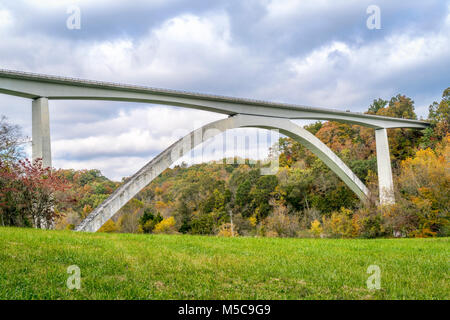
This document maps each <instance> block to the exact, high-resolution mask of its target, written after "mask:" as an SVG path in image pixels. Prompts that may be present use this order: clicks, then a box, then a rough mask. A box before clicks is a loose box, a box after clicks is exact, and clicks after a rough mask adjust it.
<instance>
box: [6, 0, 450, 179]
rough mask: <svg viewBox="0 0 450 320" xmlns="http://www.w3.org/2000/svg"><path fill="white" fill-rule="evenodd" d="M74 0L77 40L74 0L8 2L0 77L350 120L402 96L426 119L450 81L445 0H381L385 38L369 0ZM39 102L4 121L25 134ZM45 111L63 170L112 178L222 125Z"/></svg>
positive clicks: (12, 108) (24, 104)
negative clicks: (75, 16) (75, 20)
mask: <svg viewBox="0 0 450 320" xmlns="http://www.w3.org/2000/svg"><path fill="white" fill-rule="evenodd" d="M76 3H77V4H78V5H79V6H80V9H81V15H82V20H81V29H80V30H68V29H67V28H66V23H65V21H66V19H67V17H68V14H67V13H66V9H67V6H69V5H72V4H73V1H59V0H58V1H56V0H54V1H52V0H46V1H39V2H36V1H10V2H7V3H2V4H1V5H0V35H1V36H2V41H1V42H0V66H1V67H2V68H8V69H16V70H24V71H32V72H41V73H48V74H55V75H62V76H74V77H80V78H87V79H94V80H106V81H113V82H122V83H130V84H141V85H146V86H153V87H163V88H164V87H165V88H172V89H181V90H189V91H198V92H205V93H215V94H222V95H231V96H239V97H248V98H256V99H266V100H273V101H279V102H290V103H297V104H306V105H312V106H321V107H331V108H339V109H342V110H345V109H351V110H352V111H363V110H365V109H366V108H367V106H368V105H369V104H370V103H371V102H372V100H373V99H375V98H378V97H382V98H384V99H389V98H390V97H391V96H393V95H396V94H398V93H403V94H407V95H408V96H410V97H412V98H413V99H414V100H415V102H416V106H417V111H418V113H419V114H420V115H422V116H426V112H427V111H426V108H427V106H428V105H429V104H430V103H431V102H432V101H434V100H438V99H439V98H440V95H441V93H442V91H443V90H444V89H445V88H446V87H447V86H448V83H449V82H450V76H449V74H448V72H447V70H449V69H450V51H449V48H450V46H449V44H450V6H449V5H448V4H446V3H445V1H437V0H430V1H427V2H422V1H410V2H408V5H405V4H404V3H402V2H394V1H387V0H381V1H378V3H377V5H379V6H380V8H381V19H382V22H381V23H382V29H381V30H368V29H367V28H366V19H367V14H366V8H367V6H368V5H369V4H372V2H371V1H356V0H351V1H339V2H338V1H325V0H314V1H312V0H307V1H298V0H285V1H275V0H265V1H257V0H247V1H236V2H229V1H225V0H218V1H206V2H205V1H195V0H192V1H182V0H173V1H151V2H149V1H143V0H139V1H134V2H133V5H130V3H129V2H127V1H119V0H116V1H106V0H101V1H86V0H83V1H78V2H76ZM30 104H31V103H30V102H29V101H28V100H26V99H20V98H10V97H7V96H1V97H0V105H3V106H4V107H3V108H2V109H1V111H2V113H5V114H6V115H7V116H9V117H10V118H11V120H12V121H14V122H16V123H19V124H21V125H22V126H23V127H24V131H25V133H26V134H27V135H29V136H31V127H30V126H31V121H30V120H31V114H30V109H31V106H30ZM50 110H51V114H50V119H51V131H52V139H53V145H52V150H53V155H54V164H55V165H56V166H61V167H65V168H69V167H73V168H99V169H101V170H102V171H104V172H105V173H106V174H107V175H108V176H109V177H113V178H115V179H119V178H120V177H121V176H127V175H130V174H132V173H133V172H135V171H136V170H137V169H138V168H139V167H140V166H142V165H143V164H145V163H146V162H147V161H149V160H150V158H151V157H153V156H155V155H156V154H158V153H159V152H161V151H162V150H164V149H165V148H166V147H167V146H168V145H169V144H170V143H171V142H173V141H175V140H176V139H177V138H179V137H181V136H183V135H184V134H186V133H187V132H189V131H191V130H193V129H194V128H196V127H199V126H201V125H203V124H205V123H207V122H210V121H213V120H217V119H220V118H223V115H217V114H212V113H207V112H202V111H196V110H189V109H181V108H172V107H164V106H155V105H149V104H132V103H123V102H107V101H51V102H50ZM236 132H237V134H239V132H240V131H236ZM217 139H220V137H219V138H217ZM214 143H216V144H217V143H218V142H217V141H216V142H213V145H214ZM250 149H251V150H253V151H251V153H252V152H253V153H252V155H254V154H255V153H254V151H255V149H254V148H253V146H252V147H251V148H250ZM240 150H241V151H242V152H243V150H242V148H241V149H240ZM213 154H214V152H213ZM216 156H219V154H217V153H216ZM208 157H209V156H208ZM188 158H189V157H188ZM188 158H186V159H187V160H186V159H185V160H186V161H188V160H189V159H190V160H189V161H194V162H195V161H200V160H201V159H200V158H199V157H198V156H196V155H195V154H194V155H192V156H191V158H189V159H188ZM208 159H210V158H208ZM183 161H184V160H183Z"/></svg>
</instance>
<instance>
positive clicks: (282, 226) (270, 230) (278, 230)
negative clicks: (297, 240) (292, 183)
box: [264, 204, 299, 237]
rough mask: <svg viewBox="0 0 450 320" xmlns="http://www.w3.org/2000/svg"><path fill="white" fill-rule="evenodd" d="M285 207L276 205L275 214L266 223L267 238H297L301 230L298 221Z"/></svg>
mask: <svg viewBox="0 0 450 320" xmlns="http://www.w3.org/2000/svg"><path fill="white" fill-rule="evenodd" d="M287 211H288V210H287V208H286V207H285V206H283V205H279V204H278V205H275V207H274V210H273V213H272V214H271V215H270V216H268V217H267V218H266V219H265V221H264V232H265V235H266V236H278V237H295V236H296V234H297V231H298V230H299V223H298V219H297V217H295V216H290V215H288V214H287Z"/></svg>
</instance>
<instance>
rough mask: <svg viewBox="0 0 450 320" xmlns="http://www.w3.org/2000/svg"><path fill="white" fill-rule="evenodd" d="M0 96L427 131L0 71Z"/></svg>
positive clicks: (349, 116)
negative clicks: (127, 103) (143, 105)
mask: <svg viewBox="0 0 450 320" xmlns="http://www.w3.org/2000/svg"><path fill="white" fill-rule="evenodd" d="M0 93H5V94H9V95H15V96H20V97H25V98H30V99H36V98H39V97H46V98H48V99H66V100H72V99H73V100H77V99H79V100H110V101H132V102H144V103H156V104H165V105H172V106H181V107H187V108H195V109H201V110H206V111H212V112H218V113H222V114H227V115H234V114H251V115H262V116H271V117H278V118H288V119H317V120H335V121H341V122H347V123H353V124H360V125H363V126H368V127H373V128H376V129H378V128H398V127H402V128H426V127H427V126H428V125H429V124H428V123H427V122H425V121H418V120H410V119H398V118H390V117H381V116H375V115H368V114H363V113H358V112H346V111H341V110H336V109H327V108H316V107H309V106H303V105H293V104H287V103H278V102H269V101H262V100H253V99H243V98H235V97H226V96H220V95H211V94H200V93H194V92H187V91H178V90H168V89H159V88H152V87H145V86H136V85H128V84H119V83H112V82H103V81H92V80H82V79H76V78H67V77H58V76H50V75H43V74H35V73H28V72H19V71H10V70H2V69H0Z"/></svg>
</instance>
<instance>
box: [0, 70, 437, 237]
mask: <svg viewBox="0 0 450 320" xmlns="http://www.w3.org/2000/svg"><path fill="white" fill-rule="evenodd" d="M0 93H4V94H9V95H14V96H19V97H24V98H29V99H32V100H33V103H32V119H33V121H32V124H33V130H32V156H33V159H36V158H42V162H43V164H44V166H48V167H51V140H50V124H49V109H48V101H49V100H51V99H53V100H56V99H64V100H77V99H78V100H108V101H129V102H142V103H155V104H163V105H171V106H179V107H186V108H193V109H199V110H206V111H212V112H217V113H222V114H226V115H229V116H230V117H229V118H228V119H225V120H221V121H218V122H213V123H211V124H209V125H206V126H205V127H203V128H200V129H198V130H195V131H193V132H192V133H191V134H190V135H188V136H186V137H185V138H183V139H181V140H180V141H178V142H177V143H176V144H174V145H172V146H171V147H169V148H168V149H166V150H165V151H164V152H163V153H161V154H160V155H159V156H157V157H156V158H154V159H153V160H152V161H150V162H149V163H148V164H147V165H146V166H144V167H143V168H142V169H141V170H139V171H138V172H137V173H136V174H135V175H134V176H133V177H131V178H130V179H129V180H128V181H127V182H126V183H124V184H123V185H122V186H120V187H119V188H118V190H116V191H115V192H114V193H113V194H112V195H111V196H110V197H109V198H108V199H107V200H105V202H104V203H102V204H101V205H100V206H99V207H98V208H97V209H96V210H95V211H94V212H92V213H91V214H90V215H89V216H88V217H87V218H86V220H84V221H83V222H82V223H81V224H80V225H79V226H78V227H77V230H83V231H96V230H98V229H99V228H100V227H101V225H102V224H103V223H104V222H106V221H107V220H108V219H109V218H110V217H111V216H113V215H114V213H116V212H117V211H118V210H119V209H120V208H121V207H122V206H123V205H124V204H125V203H126V202H127V201H128V200H130V199H131V198H132V197H133V196H134V195H135V194H136V193H138V192H139V191H140V190H141V189H142V188H144V187H145V186H146V185H147V184H148V183H150V181H152V180H153V179H154V178H155V177H156V176H158V175H159V174H160V173H161V172H162V171H163V170H164V169H166V168H167V167H168V166H170V165H171V164H172V163H173V162H174V161H175V160H176V159H178V158H179V157H180V156H182V155H184V154H185V153H186V152H188V151H189V150H191V149H192V148H193V147H195V145H198V144H200V143H201V142H203V141H204V140H206V139H207V138H209V136H203V134H202V132H203V131H205V132H206V131H209V134H211V130H213V132H216V134H218V133H220V132H223V131H225V130H228V129H232V128H241V127H256V128H267V129H279V130H280V132H281V133H283V134H285V135H287V136H289V137H292V138H293V139H295V140H297V141H299V142H300V143H302V144H303V145H305V146H306V147H307V148H308V149H310V150H311V151H312V152H313V153H315V154H316V155H317V156H318V157H319V158H320V159H321V160H322V161H324V162H325V163H326V164H327V165H328V166H329V167H330V169H331V170H333V171H334V172H335V173H336V174H337V175H338V176H339V177H340V178H341V179H342V180H343V181H344V182H345V183H346V184H347V185H348V186H349V188H350V189H351V190H353V191H354V192H355V193H356V194H357V195H358V197H360V198H361V199H364V198H366V197H367V195H368V190H367V188H366V187H365V186H364V184H363V183H362V182H361V181H360V180H359V179H358V178H357V177H356V176H355V175H354V174H353V172H352V171H351V170H350V169H349V168H348V167H347V166H346V165H345V164H344V163H343V162H342V161H341V160H340V159H339V158H338V157H337V156H336V155H335V154H334V153H333V152H332V151H331V150H330V149H329V148H328V147H327V146H326V145H324V144H323V143H322V142H321V141H320V140H319V139H317V138H316V137H315V136H314V135H312V134H311V133H309V132H308V131H306V130H305V129H303V128H301V127H299V126H297V125H295V124H294V123H292V122H291V121H289V119H315V120H331V121H339V122H344V123H350V124H358V125H362V126H366V127H370V128H373V129H375V138H376V149H377V150H376V151H377V167H378V179H379V189H380V203H381V204H389V203H393V202H394V196H393V194H394V192H393V191H394V186H393V181H392V170H391V160H390V156H389V145H388V137H387V131H386V129H388V128H415V129H423V128H426V127H427V126H428V125H429V124H428V123H426V122H423V121H417V120H409V119H399V118H389V117H381V116H374V115H367V114H362V113H354V112H343V111H339V110H332V109H324V108H312V107H307V106H299V105H291V104H285V103H274V102H268V101H258V100H250V99H240V98H230V97H223V96H215V95H205V94H198V93H191V92H184V91H174V90H164V89H155V88H148V87H141V86H131V85H123V84H116V83H108V82H98V81H88V80H79V79H73V78H62V77H55V76H47V75H38V74H31V73H23V72H16V71H7V70H0ZM199 130H200V131H199ZM188 138H189V139H190V140H189V144H187V143H188V142H187V139H188ZM180 148H181V149H180ZM180 150H181V151H180ZM177 152H178V153H177Z"/></svg>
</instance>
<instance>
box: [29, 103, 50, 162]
mask: <svg viewBox="0 0 450 320" xmlns="http://www.w3.org/2000/svg"><path fill="white" fill-rule="evenodd" d="M32 127H33V128H32V159H33V161H34V160H35V159H37V158H41V159H42V166H43V167H44V168H46V167H51V166H52V151H51V141H50V117H49V110H48V99H47V98H38V99H34V100H33V103H32Z"/></svg>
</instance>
